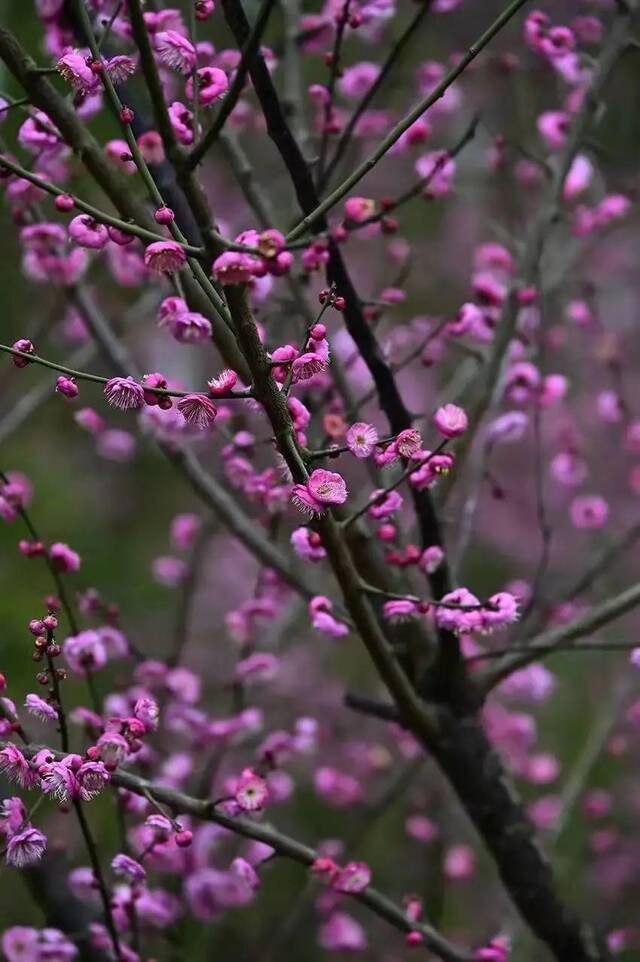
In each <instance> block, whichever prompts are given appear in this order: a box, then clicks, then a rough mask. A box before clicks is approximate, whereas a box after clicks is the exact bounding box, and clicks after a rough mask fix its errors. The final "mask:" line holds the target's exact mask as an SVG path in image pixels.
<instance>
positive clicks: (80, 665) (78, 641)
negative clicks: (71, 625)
mask: <svg viewBox="0 0 640 962" xmlns="http://www.w3.org/2000/svg"><path fill="white" fill-rule="evenodd" d="M62 652H63V654H64V657H65V658H66V660H67V664H68V665H69V667H70V668H71V670H72V671H74V672H75V673H76V674H78V675H84V673H85V671H86V670H87V669H89V670H90V671H91V672H94V671H99V670H100V669H101V668H104V666H105V665H106V663H107V650H106V648H105V645H104V642H103V640H102V638H101V637H100V634H99V632H97V631H94V630H93V629H91V628H88V629H86V630H85V631H80V632H78V634H77V635H70V636H69V637H68V638H66V639H65V641H64V644H63V646H62Z"/></svg>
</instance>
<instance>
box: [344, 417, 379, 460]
mask: <svg viewBox="0 0 640 962" xmlns="http://www.w3.org/2000/svg"><path fill="white" fill-rule="evenodd" d="M346 442H347V446H348V448H349V450H350V451H351V453H352V454H355V456H356V457H357V458H368V457H369V455H370V454H372V452H373V451H374V449H375V446H376V444H377V443H378V432H377V431H376V429H375V428H374V427H373V425H372V424H365V423H364V422H363V421H357V422H356V423H355V424H352V425H351V427H350V428H349V430H348V431H347V436H346Z"/></svg>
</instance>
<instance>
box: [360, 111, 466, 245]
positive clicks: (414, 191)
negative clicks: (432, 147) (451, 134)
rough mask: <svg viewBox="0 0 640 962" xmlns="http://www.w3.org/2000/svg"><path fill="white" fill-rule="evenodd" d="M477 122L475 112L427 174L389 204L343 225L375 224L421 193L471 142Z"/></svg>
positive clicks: (366, 225)
mask: <svg viewBox="0 0 640 962" xmlns="http://www.w3.org/2000/svg"><path fill="white" fill-rule="evenodd" d="M479 123H480V115H479V114H475V115H474V116H473V117H472V119H471V122H470V123H469V125H468V127H466V128H465V130H464V131H463V133H462V134H461V136H460V138H459V140H458V141H457V142H456V143H455V144H454V145H453V147H450V148H449V149H448V150H444V151H443V152H442V156H441V158H440V159H438V160H436V162H435V163H434V165H433V169H432V170H431V171H430V173H428V174H427V176H426V177H421V178H420V180H418V181H416V183H415V184H412V185H411V187H409V188H408V189H407V190H405V191H404V192H403V193H402V194H400V195H399V196H398V197H396V199H395V200H394V201H392V202H391V203H389V204H385V206H384V209H382V210H379V211H377V212H376V213H375V214H372V215H371V217H367V218H366V220H363V221H359V222H358V223H355V222H352V223H349V222H348V223H347V224H346V225H345V226H346V227H347V230H349V231H357V230H362V229H363V228H364V227H368V226H369V225H370V224H377V223H379V222H380V221H381V220H383V218H385V217H387V216H388V215H389V214H392V213H393V212H394V211H395V210H397V209H398V208H399V207H403V206H404V204H406V203H407V202H408V201H410V200H413V199H414V198H415V197H418V196H419V195H420V194H422V193H423V192H424V191H425V190H426V188H427V187H428V186H429V184H430V183H431V181H432V180H434V179H435V178H436V177H437V176H438V173H439V172H440V171H441V170H442V168H443V167H444V165H445V163H446V162H447V161H448V160H454V159H455V158H456V157H457V156H458V154H460V153H461V152H462V151H463V150H464V148H465V147H466V146H467V144H469V143H471V141H472V140H473V138H474V137H475V135H476V132H477V130H478V124H479Z"/></svg>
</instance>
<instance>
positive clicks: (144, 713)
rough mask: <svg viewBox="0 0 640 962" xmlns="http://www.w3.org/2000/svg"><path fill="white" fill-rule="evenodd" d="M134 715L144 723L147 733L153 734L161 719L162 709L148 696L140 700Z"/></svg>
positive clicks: (137, 702) (134, 707) (135, 706)
mask: <svg viewBox="0 0 640 962" xmlns="http://www.w3.org/2000/svg"><path fill="white" fill-rule="evenodd" d="M133 714H134V717H135V718H137V719H138V721H141V722H142V724H143V725H144V728H145V731H147V732H152V731H155V730H156V729H157V727H158V721H159V718H160V708H159V707H158V703H157V702H156V701H154V699H153V698H149V697H148V696H146V695H143V696H142V697H140V698H138V699H137V701H136V703H135V705H134V706H133Z"/></svg>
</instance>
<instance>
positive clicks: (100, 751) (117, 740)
mask: <svg viewBox="0 0 640 962" xmlns="http://www.w3.org/2000/svg"><path fill="white" fill-rule="evenodd" d="M96 748H97V755H98V757H99V758H100V759H101V760H102V761H103V762H104V764H105V765H106V767H107V768H108V769H114V768H117V766H118V765H119V764H120V763H121V762H123V761H125V759H126V758H127V756H128V755H129V752H130V749H129V743H128V742H127V740H126V738H125V737H124V736H123V735H120V734H118V732H105V733H104V734H103V735H100V738H99V739H98V741H97V742H96Z"/></svg>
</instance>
